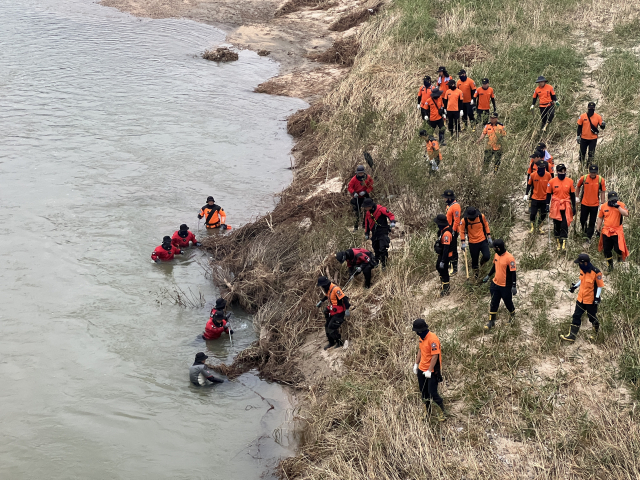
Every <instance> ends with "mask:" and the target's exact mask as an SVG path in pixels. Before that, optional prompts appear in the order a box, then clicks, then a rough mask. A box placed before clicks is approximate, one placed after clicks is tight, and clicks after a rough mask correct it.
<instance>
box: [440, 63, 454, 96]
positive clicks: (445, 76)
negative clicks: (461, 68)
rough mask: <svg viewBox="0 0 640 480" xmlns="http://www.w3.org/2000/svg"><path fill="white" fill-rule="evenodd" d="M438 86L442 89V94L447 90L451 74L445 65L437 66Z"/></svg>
mask: <svg viewBox="0 0 640 480" xmlns="http://www.w3.org/2000/svg"><path fill="white" fill-rule="evenodd" d="M437 73H438V88H439V89H440V90H442V94H443V95H444V94H445V93H447V90H449V81H450V80H451V76H450V75H449V72H447V69H446V68H445V67H440V68H438V72H437Z"/></svg>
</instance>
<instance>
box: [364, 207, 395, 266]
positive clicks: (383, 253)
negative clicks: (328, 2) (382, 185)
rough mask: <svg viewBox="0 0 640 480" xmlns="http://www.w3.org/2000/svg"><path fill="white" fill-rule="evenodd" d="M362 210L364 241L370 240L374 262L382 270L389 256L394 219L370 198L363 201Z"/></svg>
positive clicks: (385, 209)
mask: <svg viewBox="0 0 640 480" xmlns="http://www.w3.org/2000/svg"><path fill="white" fill-rule="evenodd" d="M362 208H364V211H365V214H364V235H365V239H366V240H369V238H371V245H372V247H373V252H374V253H375V257H376V261H378V262H380V263H381V264H382V269H383V270H384V269H385V268H386V266H387V257H388V256H389V245H391V240H390V239H389V231H390V230H391V229H392V228H394V227H395V226H396V217H395V216H394V215H393V213H391V212H390V211H389V210H387V208H386V207H383V206H382V205H376V204H375V203H373V200H372V199H370V198H367V199H365V201H364V202H363V204H362ZM387 222H388V223H387Z"/></svg>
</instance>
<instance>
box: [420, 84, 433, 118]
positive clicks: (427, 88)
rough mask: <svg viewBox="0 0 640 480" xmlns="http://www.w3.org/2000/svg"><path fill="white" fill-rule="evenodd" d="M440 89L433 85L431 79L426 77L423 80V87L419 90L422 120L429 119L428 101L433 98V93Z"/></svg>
mask: <svg viewBox="0 0 640 480" xmlns="http://www.w3.org/2000/svg"><path fill="white" fill-rule="evenodd" d="M437 89H438V87H436V86H435V85H432V84H431V77H429V76H426V77H424V78H423V79H422V86H421V87H420V90H418V110H420V118H421V119H423V120H427V119H428V117H429V112H428V111H427V110H428V107H427V99H428V98H429V97H430V96H431V92H433V91H434V90H437Z"/></svg>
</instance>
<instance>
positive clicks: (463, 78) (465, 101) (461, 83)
mask: <svg viewBox="0 0 640 480" xmlns="http://www.w3.org/2000/svg"><path fill="white" fill-rule="evenodd" d="M458 78H459V80H458V81H457V82H456V86H457V87H458V90H460V91H461V92H462V123H463V125H462V130H464V129H465V128H466V127H467V126H468V123H467V122H469V121H471V122H474V123H475V121H476V119H475V116H474V115H473V103H474V100H473V99H474V95H475V94H476V84H475V82H474V81H473V80H471V79H470V78H469V77H467V72H466V70H460V71H459V72H458Z"/></svg>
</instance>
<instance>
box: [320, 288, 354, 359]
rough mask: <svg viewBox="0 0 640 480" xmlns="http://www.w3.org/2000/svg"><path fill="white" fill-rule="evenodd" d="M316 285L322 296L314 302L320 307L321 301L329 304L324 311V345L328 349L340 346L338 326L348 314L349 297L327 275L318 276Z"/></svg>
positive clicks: (341, 343)
mask: <svg viewBox="0 0 640 480" xmlns="http://www.w3.org/2000/svg"><path fill="white" fill-rule="evenodd" d="M317 285H318V286H319V287H320V288H322V291H323V292H324V297H322V298H321V299H320V301H319V302H318V303H317V304H316V307H318V308H320V307H321V306H322V302H324V301H325V300H329V304H328V305H327V308H326V309H325V311H324V318H325V324H324V331H325V333H326V335H327V340H329V343H328V344H327V345H326V346H325V347H324V349H325V350H328V349H330V348H332V347H341V346H342V345H344V342H343V341H342V337H341V335H340V326H341V325H342V324H343V323H344V319H345V317H348V316H349V307H350V305H349V297H347V296H346V295H345V294H344V292H343V291H342V289H341V288H340V287H338V286H337V285H335V284H333V283H331V281H330V280H329V279H328V278H327V277H319V278H318V283H317Z"/></svg>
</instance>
